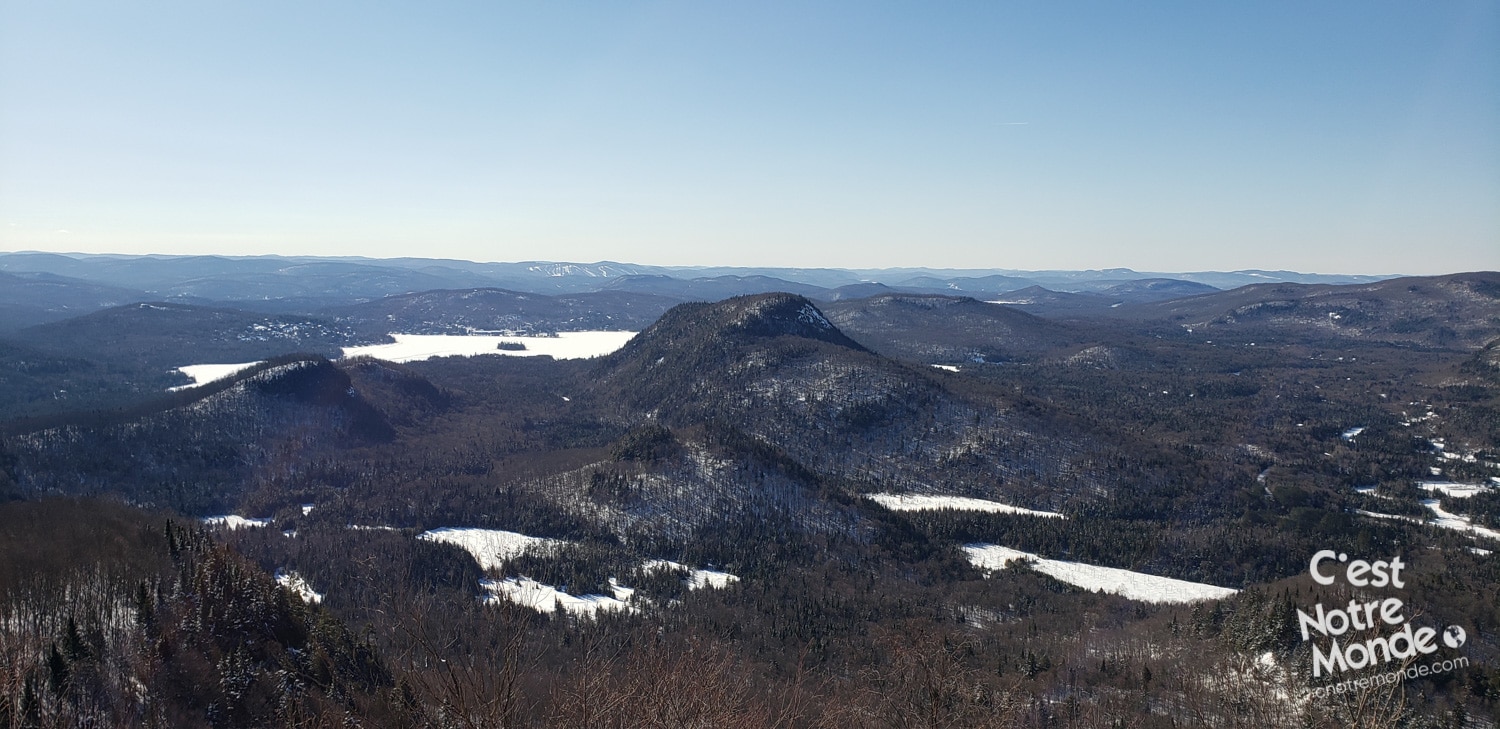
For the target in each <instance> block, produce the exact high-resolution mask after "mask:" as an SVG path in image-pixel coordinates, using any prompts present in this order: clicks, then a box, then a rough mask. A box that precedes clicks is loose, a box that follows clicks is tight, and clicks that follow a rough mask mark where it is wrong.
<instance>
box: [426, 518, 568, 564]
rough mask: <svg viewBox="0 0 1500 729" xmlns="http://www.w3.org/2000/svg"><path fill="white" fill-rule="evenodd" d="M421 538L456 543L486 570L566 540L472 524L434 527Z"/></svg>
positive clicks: (455, 544)
mask: <svg viewBox="0 0 1500 729" xmlns="http://www.w3.org/2000/svg"><path fill="white" fill-rule="evenodd" d="M417 539H422V540H426V541H429V542H442V543H444V544H452V545H454V546H456V547H458V548H460V549H462V550H464V551H465V552H468V553H469V554H471V555H473V556H474V561H475V562H478V563H479V566H480V567H481V568H483V569H486V570H492V569H493V570H497V569H500V567H501V566H502V565H504V564H505V561H506V560H508V559H513V558H515V557H519V556H520V555H521V553H522V552H525V551H526V550H528V549H534V548H538V547H554V546H558V545H561V544H562V542H561V541H558V540H556V539H543V538H541V537H528V536H526V535H525V534H518V533H516V532H507V531H501V530H499V529H473V528H468V527H443V528H440V529H431V530H429V531H425V532H422V533H421V534H418V535H417Z"/></svg>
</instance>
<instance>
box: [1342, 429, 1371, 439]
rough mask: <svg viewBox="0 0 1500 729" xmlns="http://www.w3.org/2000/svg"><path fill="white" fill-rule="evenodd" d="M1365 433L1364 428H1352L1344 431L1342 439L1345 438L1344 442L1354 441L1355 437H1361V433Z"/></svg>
mask: <svg viewBox="0 0 1500 729" xmlns="http://www.w3.org/2000/svg"><path fill="white" fill-rule="evenodd" d="M1363 432H1365V429H1364V428H1363V427H1359V428H1350V429H1348V430H1346V431H1344V433H1343V436H1342V437H1343V439H1344V440H1354V438H1355V436H1357V435H1359V434H1360V433H1363Z"/></svg>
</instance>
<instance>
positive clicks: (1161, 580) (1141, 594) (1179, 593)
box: [964, 544, 1238, 603]
mask: <svg viewBox="0 0 1500 729" xmlns="http://www.w3.org/2000/svg"><path fill="white" fill-rule="evenodd" d="M964 551H965V552H967V553H968V555H969V562H970V563H972V564H973V565H974V566H976V567H979V568H982V569H989V570H998V569H1003V568H1004V567H1006V566H1007V565H1009V564H1010V563H1011V562H1014V561H1016V560H1029V561H1030V562H1031V567H1032V569H1034V570H1036V571H1037V572H1041V573H1042V574H1044V575H1049V576H1051V577H1053V578H1054V579H1056V580H1058V581H1060V582H1066V583H1068V584H1070V585H1076V586H1078V587H1082V588H1084V589H1085V590H1096V591H1098V590H1102V591H1104V592H1109V593H1114V594H1116V595H1120V596H1122V597H1127V598H1130V599H1131V600H1140V601H1141V602H1153V603H1183V602H1197V601H1199V600H1218V599H1221V598H1225V597H1229V596H1230V595H1233V594H1235V593H1236V592H1238V590H1232V589H1230V588H1227V587H1215V586H1214V585H1205V584H1203V583H1201V582H1188V581H1187V580H1174V579H1172V578H1170V577H1157V576H1156V575H1147V574H1142V573H1140V572H1132V571H1130V570H1122V569H1118V568H1115V567H1096V566H1094V565H1088V564H1083V563H1081V562H1065V561H1062V560H1058V559H1046V558H1045V557H1039V556H1037V555H1035V554H1031V553H1030V552H1022V551H1020V550H1018V549H1010V548H1008V547H1000V546H996V545H993V544H969V545H966V546H965V547H964Z"/></svg>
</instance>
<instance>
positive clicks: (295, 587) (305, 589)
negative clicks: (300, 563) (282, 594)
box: [276, 570, 323, 603]
mask: <svg viewBox="0 0 1500 729" xmlns="http://www.w3.org/2000/svg"><path fill="white" fill-rule="evenodd" d="M276 584H278V585H281V586H282V587H285V588H286V589H288V590H290V591H291V592H292V593H294V594H296V595H297V596H299V597H301V598H302V600H303V601H304V602H308V603H319V602H323V593H321V592H317V591H315V590H313V589H312V585H309V584H308V583H307V580H305V579H303V578H302V575H299V574H297V573H296V572H292V571H289V570H287V571H283V570H277V571H276Z"/></svg>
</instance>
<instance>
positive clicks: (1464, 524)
mask: <svg viewBox="0 0 1500 729" xmlns="http://www.w3.org/2000/svg"><path fill="white" fill-rule="evenodd" d="M1422 505H1423V506H1425V507H1427V508H1428V509H1430V510H1431V511H1432V513H1433V514H1434V515H1436V516H1437V518H1436V519H1433V520H1432V522H1431V524H1432V525H1433V526H1439V527H1442V528H1444V529H1454V530H1457V531H1461V532H1468V533H1470V534H1477V535H1479V536H1481V537H1489V538H1490V539H1500V532H1497V531H1495V530H1494V529H1489V528H1486V527H1482V526H1479V525H1478V524H1475V523H1474V522H1473V521H1472V520H1471V519H1469V517H1467V516H1464V515H1463V514H1455V513H1453V512H1451V511H1445V510H1444V509H1443V506H1442V504H1439V503H1438V500H1437V499H1427V500H1426V501H1423V502H1422Z"/></svg>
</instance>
